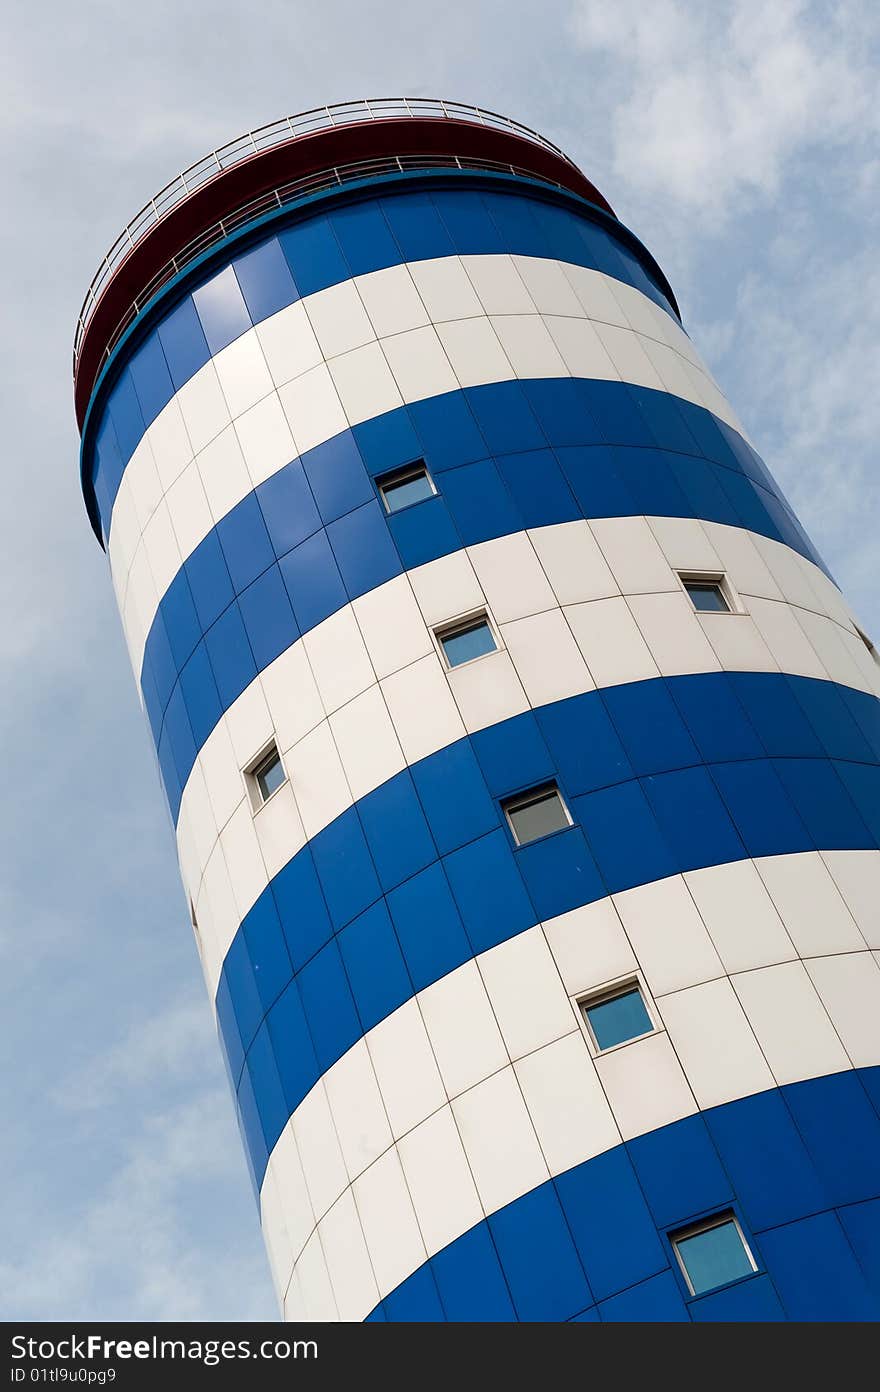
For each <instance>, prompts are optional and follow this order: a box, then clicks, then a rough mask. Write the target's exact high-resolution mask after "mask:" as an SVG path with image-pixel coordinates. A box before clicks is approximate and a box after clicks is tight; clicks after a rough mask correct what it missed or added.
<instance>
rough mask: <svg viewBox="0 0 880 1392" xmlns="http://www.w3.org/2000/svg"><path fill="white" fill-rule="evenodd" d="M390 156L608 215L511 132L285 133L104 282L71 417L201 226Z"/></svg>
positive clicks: (142, 243)
mask: <svg viewBox="0 0 880 1392" xmlns="http://www.w3.org/2000/svg"><path fill="white" fill-rule="evenodd" d="M394 157H398V158H401V159H406V160H408V161H410V162H412V161H413V160H414V159H416V160H417V159H418V158H420V157H424V158H425V159H426V161H428V164H429V165H430V161H431V160H432V159H436V160H439V159H442V158H443V157H448V158H449V159H455V158H456V157H457V158H459V159H462V160H466V161H470V162H474V163H476V164H479V163H481V162H484V163H485V165H486V166H487V167H493V166H494V167H498V166H507V167H508V168H510V167H511V166H513V167H514V168H516V169H517V170H518V171H519V172H520V173H526V174H531V175H534V177H535V178H538V179H542V180H545V181H547V182H549V183H552V184H556V185H560V186H561V187H562V188H565V189H568V190H569V191H570V192H572V193H575V194H577V195H579V196H580V197H581V198H585V199H586V200H587V201H588V202H590V203H593V204H594V205H596V206H597V207H599V208H601V209H602V210H603V211H604V212H606V213H609V214H610V215H611V216H614V210H613V209H612V208H611V206H610V205H609V203H608V202H607V200H606V199H605V198H604V197H603V196H602V194H601V193H600V192H599V190H598V189H597V188H596V187H595V185H593V184H592V183H591V182H590V181H589V179H587V178H586V177H585V176H584V175H583V174H582V173H581V172H580V170H579V169H577V168H576V166H575V165H573V164H572V163H571V162H570V161H569V160H568V159H566V158H565V156H564V155H563V154H562V153H561V152H556V151H555V150H554V149H553V148H552V147H550V146H548V145H546V144H539V143H537V141H536V140H530V139H528V138H527V137H526V136H524V135H518V134H516V133H515V132H514V131H512V130H504V129H499V128H498V127H496V126H492V125H488V124H480V123H478V122H477V121H468V120H464V119H459V118H457V117H452V116H450V117H445V118H442V119H438V118H437V117H420V116H410V117H390V118H387V119H376V120H370V121H357V122H354V123H352V124H349V125H338V126H333V127H331V128H329V129H327V128H325V129H322V130H319V131H316V132H315V133H314V134H310V135H305V136H298V137H296V138H293V137H292V138H291V139H290V140H289V141H285V142H284V143H281V144H275V145H273V146H272V147H271V148H269V149H265V150H260V151H257V152H255V153H254V154H252V155H248V156H247V157H246V158H244V159H241V160H239V161H238V162H237V163H235V164H233V165H232V166H231V167H230V168H227V169H223V170H221V171H219V172H218V173H217V174H215V175H214V176H213V177H211V178H209V179H207V180H206V181H205V182H203V183H202V184H201V185H200V186H199V187H198V188H196V189H195V190H194V191H193V192H192V193H189V194H188V195H187V196H186V197H185V198H182V199H180V200H179V201H178V202H177V203H176V204H174V206H172V207H171V208H170V209H169V210H168V211H167V212H166V213H164V214H163V215H162V216H161V217H160V218H159V219H158V220H157V221H155V222H154V223H153V225H152V226H151V227H149V228H148V229H147V230H146V231H145V232H144V233H143V235H141V236H140V237H139V238H138V239H137V240H136V241H135V242H134V244H133V246H132V247H131V250H130V251H128V252H127V253H126V255H125V256H124V257H123V258H122V259H121V260H120V262H119V264H118V266H117V267H116V269H115V270H114V271H113V273H112V275H111V276H110V277H109V279H107V280H106V282H105V284H104V286H103V288H102V289H101V291H100V294H99V297H98V298H97V300H96V302H95V303H94V305H93V307H92V308H91V311H90V313H89V315H88V318H87V319H86V321H85V322H84V324H83V326H82V329H81V334H80V337H79V340H78V347H77V355H76V362H75V376H74V402H75V407H76V415H77V421H78V422H79V425H80V426H82V423H83V420H84V417H85V413H86V410H87V408H88V404H89V399H90V397H91V393H92V389H93V387H94V385H95V382H96V380H97V378H98V374H99V373H100V371H101V368H102V366H103V364H104V361H105V359H106V352H107V348H108V346H109V345H110V344H111V341H112V340H113V338H114V335H115V334H116V331H117V328H118V326H119V325H120V323H121V322H122V321H123V320H124V318H125V315H126V313H127V312H128V311H129V309H130V307H131V305H132V303H133V302H134V301H136V300H137V299H138V297H139V296H142V295H143V294H144V290H145V288H146V287H148V286H150V284H151V282H152V281H153V280H154V279H155V278H156V276H157V275H158V274H159V272H160V271H161V270H162V268H163V267H165V266H166V265H167V264H168V263H169V262H170V261H171V260H172V258H174V257H175V256H176V255H177V254H178V253H179V252H180V251H181V250H182V249H183V248H185V247H188V246H190V245H191V244H192V243H193V241H194V240H195V239H197V238H198V237H199V236H200V234H201V233H203V232H205V231H207V229H209V228H211V227H214V226H215V225H216V224H217V223H218V222H220V221H221V220H222V219H223V218H225V217H228V216H230V215H231V214H233V213H234V212H236V210H239V209H241V208H242V207H243V206H244V205H247V204H249V203H251V202H252V201H254V200H255V199H258V198H259V197H260V196H261V195H262V194H266V193H268V192H270V191H271V190H273V189H276V188H278V187H279V186H282V185H287V184H289V183H291V182H293V181H296V180H298V179H302V178H308V176H310V175H317V174H318V173H319V172H320V171H323V170H333V169H335V168H339V167H348V166H351V165H353V164H357V163H359V162H361V161H372V160H381V159H383V158H386V159H387V158H394Z"/></svg>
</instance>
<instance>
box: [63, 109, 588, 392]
mask: <svg viewBox="0 0 880 1392" xmlns="http://www.w3.org/2000/svg"><path fill="white" fill-rule="evenodd" d="M407 118H419V119H426V118H427V119H430V120H441V121H443V120H465V121H471V122H475V123H477V124H479V125H483V126H490V127H492V128H493V129H495V130H502V131H508V132H509V133H510V134H512V135H518V136H520V137H522V138H523V139H525V140H529V141H531V142H532V144H535V145H539V146H541V147H542V148H544V149H545V150H550V151H552V153H553V154H555V155H558V156H559V157H560V158H561V159H564V160H565V161H566V163H567V164H571V163H572V161H571V160H570V159H569V158H568V156H567V155H566V154H564V153H563V151H562V150H560V149H559V147H558V146H557V145H554V144H553V143H552V142H551V141H549V140H545V139H544V137H543V136H542V135H539V134H538V132H537V131H533V130H532V129H531V128H530V127H529V126H523V125H521V124H520V123H519V122H518V121H513V120H511V119H510V117H508V116H501V115H499V114H498V112H495V111H485V110H483V108H482V107H479V106H468V105H466V104H465V103H463V102H446V101H442V100H438V99H435V98H432V97H381V98H377V99H370V98H366V99H364V100H362V101H353V102H340V103H337V104H336V105H334V106H321V107H316V108H315V110H313V111H305V112H302V113H301V114H300V115H299V116H285V117H283V118H282V119H281V120H280V121H273V122H271V123H270V124H269V125H267V126H261V127H260V128H259V129H258V130H253V131H248V132H247V133H246V134H245V135H241V136H238V138H237V139H235V140H231V141H229V142H228V143H227V144H226V145H222V146H220V148H219V149H217V150H212V151H211V152H210V154H208V155H205V156H204V157H203V158H202V159H200V160H198V161H197V162H196V163H195V164H192V165H190V167H189V168H188V169H185V170H183V172H182V173H180V174H178V175H177V176H176V177H175V178H174V179H172V180H171V182H170V183H169V184H166V185H165V187H164V188H163V189H161V190H160V191H159V193H157V194H156V195H155V197H153V198H151V199H150V201H149V203H146V204H145V205H144V207H143V208H141V210H140V212H139V213H137V214H136V216H135V217H133V218H132V220H131V222H129V223H128V225H127V226H126V227H125V228H124V229H123V231H122V232H121V233H120V235H119V236H118V237H117V238H116V241H115V242H114V243H113V245H112V246H111V248H110V250H109V251H108V252H107V254H106V256H105V257H104V259H103V261H102V262H101V264H100V266H99V267H98V270H97V271H96V272H95V275H94V276H93V278H92V282H91V284H90V286H89V288H88V290H87V291H86V294H85V299H84V300H83V303H82V307H81V309H80V312H79V317H78V319H77V326H76V334H75V338H74V345H73V369H74V374H75V373H76V368H77V363H78V361H79V354H80V349H81V347H82V341H83V337H84V335H85V331H86V328H87V327H88V324H89V321H90V319H91V317H92V315H93V314H94V312H95V308H96V306H97V304H98V301H99V300H100V299H101V296H102V295H103V293H104V291H105V290H106V288H107V285H108V284H109V282H110V280H111V279H112V278H113V276H114V274H115V273H116V271H117V270H118V268H119V266H120V265H121V264H122V262H123V261H124V260H125V258H126V257H127V256H128V255H129V254H130V253H131V251H132V250H133V249H134V248H135V247H136V246H137V245H138V243H139V242H140V241H141V240H142V238H143V237H144V236H146V234H147V233H148V232H150V231H151V229H152V228H153V227H155V226H156V224H157V223H158V222H161V221H162V219H163V218H165V217H167V216H168V214H169V213H170V212H171V211H172V210H173V209H174V208H175V207H177V205H178V204H179V203H181V202H183V200H184V199H186V198H188V197H189V196H190V195H191V194H192V193H194V192H195V191H196V190H197V189H199V188H201V187H202V185H203V184H206V183H209V182H210V180H212V179H215V178H217V176H218V175H220V174H222V173H224V172H225V171H226V170H228V169H231V168H233V167H234V166H235V165H237V164H241V163H242V162H243V161H244V160H247V159H251V158H253V156H254V155H258V154H261V153H262V152H263V151H265V150H270V149H272V148H273V147H275V146H277V145H284V144H287V143H288V142H289V141H292V140H297V139H300V138H301V137H303V136H307V135H314V134H316V133H317V132H319V131H322V130H331V129H333V128H334V127H337V126H349V125H352V124H354V123H356V122H360V121H376V120H392V119H393V120H405V119H407ZM456 162H457V161H456V160H454V159H453V158H452V157H448V158H445V159H443V158H438V160H437V161H436V163H437V164H438V166H443V165H445V166H446V167H449V166H450V165H454V164H455V163H456ZM376 163H377V164H379V163H385V164H388V165H390V166H392V167H394V166H395V165H398V164H399V165H400V167H401V168H402V167H404V165H406V159H404V160H402V161H393V160H391V161H377V162H376ZM432 163H433V162H432V161H431V159H430V157H426V158H425V159H424V160H422V159H419V161H418V167H421V168H424V167H431V165H432ZM463 163H464V164H465V165H467V161H464V162H463ZM353 167H354V166H346V169H351V168H353ZM407 167H416V166H407ZM468 167H470V166H468ZM475 167H481V168H486V167H489V166H488V165H487V164H486V163H483V162H480V163H479V164H478V165H475ZM498 167H499V168H504V169H508V168H509V166H507V165H504V166H498ZM361 168H364V169H365V168H366V166H361ZM514 172H516V171H514ZM518 172H520V173H521V172H523V171H518ZM342 173H343V171H342V170H341V169H340V170H328V171H325V172H324V173H322V174H317V175H310V176H308V178H306V179H305V180H303V181H302V183H303V184H306V185H307V184H308V183H309V182H310V180H317V181H318V182H317V183H316V184H315V188H316V190H317V189H320V188H324V187H329V186H330V185H331V184H333V183H341V182H343V179H342V177H340V176H341V175H342ZM331 175H332V176H333V177H330V176H331ZM349 177H354V178H356V177H360V176H359V175H349ZM293 187H295V186H294V185H287V186H286V190H287V189H292V188H293ZM286 190H285V191H286ZM304 191H307V190H306V189H304V188H303V187H301V186H299V187H297V192H298V193H302V192H304ZM265 198H266V199H268V203H267V209H268V208H269V207H272V206H276V203H277V206H281V202H283V201H284V198H283V197H282V190H276V191H274V192H273V193H271V194H268V195H265ZM263 201H264V200H263V199H258V200H256V202H257V203H258V204H260V203H262V202H263ZM243 212H244V210H241V213H243ZM256 215H257V213H256V212H255V211H253V209H252V207H251V205H248V210H247V216H249V217H253V216H256ZM233 218H234V219H235V221H234V222H232V220H231V219H229V218H224V220H223V223H220V224H217V226H219V227H220V228H221V229H222V227H223V226H224V224H225V225H226V231H229V230H230V226H231V225H239V224H240V222H241V221H242V220H243V217H242V215H241V214H240V213H239V212H236V213H235V214H233ZM214 231H215V229H211V232H210V233H205V234H202V236H201V237H199V238H197V239H196V241H197V242H201V241H202V239H203V237H208V238H209V240H208V241H207V242H206V243H205V245H206V246H209V245H211V244H212V241H216V240H218V238H217V237H216V236H213V235H212V234H213V233H214ZM219 235H220V236H221V237H222V236H225V235H226V232H223V231H221V232H220V234H219ZM191 245H192V244H191ZM201 249H202V250H204V249H205V248H204V246H203V247H202V248H201ZM188 251H189V248H186V251H184V252H181V253H180V254H179V255H178V256H177V257H176V258H174V261H172V262H169V265H171V266H172V267H173V270H172V271H171V275H175V274H176V273H177V271H178V270H180V269H181V266H182V265H185V264H187V262H188V261H191V260H192V259H193V256H194V255H198V254H199V253H198V252H194V253H192V254H191V255H187V254H186V253H187V252H188ZM175 263H180V264H175ZM168 279H170V276H169V275H166V274H165V269H163V271H161V272H160V273H159V276H158V277H155V278H154V280H153V281H151V283H150V290H149V294H147V293H146V292H145V293H144V294H142V295H140V296H139V297H138V302H139V303H140V304H141V305H143V304H145V303H146V300H147V299H148V298H149V297H150V294H154V293H155V291H156V290H157V289H158V288H159V285H160V284H162V283H164V281H166V280H168ZM157 282H158V283H157ZM134 312H135V313H137V309H136V308H135V310H134ZM130 317H133V315H132V316H130ZM130 317H127V321H126V322H130ZM122 331H123V330H122V329H120V331H119V332H117V333H115V335H114V342H116V341H118V338H119V333H121V332H122Z"/></svg>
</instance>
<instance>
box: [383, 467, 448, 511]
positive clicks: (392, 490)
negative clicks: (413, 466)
mask: <svg viewBox="0 0 880 1392" xmlns="http://www.w3.org/2000/svg"><path fill="white" fill-rule="evenodd" d="M379 487H380V489H381V490H382V497H383V498H384V499H385V506H386V507H387V509H388V511H389V512H399V511H400V509H401V508H405V507H409V506H410V504H411V503H420V502H422V501H423V500H424V499H425V498H433V496H434V490H433V488H432V487H431V480H430V479H429V477H428V474H427V471H426V470H425V469H420V470H419V471H418V472H417V473H411V474H404V475H402V476H401V477H399V478H396V479H395V478H391V479H389V480H388V482H387V483H380V485H379Z"/></svg>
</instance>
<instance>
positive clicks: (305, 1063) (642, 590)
mask: <svg viewBox="0 0 880 1392" xmlns="http://www.w3.org/2000/svg"><path fill="white" fill-rule="evenodd" d="M75 379H76V404H77V412H78V418H79V421H80V425H81V429H82V478H83V488H84V494H85V499H86V504H87V508H88V513H89V516H90V518H91V521H92V524H93V526H94V529H95V531H96V533H97V534H98V537H99V539H100V540H101V542H102V544H103V545H104V547H105V549H106V551H107V554H108V558H109V562H110V571H111V575H112V580H113V585H114V587H115V590H116V595H117V598H118V602H119V609H120V612H121V615H122V621H123V625H124V629H125V635H126V639H127V643H128V648H129V651H130V654H131V660H132V665H133V668H134V672H135V676H136V679H137V683H138V687H139V692H140V697H141V701H142V704H143V707H144V711H145V714H146V718H147V719H148V721H149V724H150V727H151V729H152V732H153V736H154V739H155V745H156V750H157V754H158V764H159V769H160V772H161V780H162V783H163V785H164V789H165V794H166V797H167V800H168V805H169V807H170V811H171V816H172V819H173V822H174V826H175V829H176V836H177V845H178V851H179V859H180V868H181V874H182V877H183V883H184V886H185V890H186V894H187V898H188V900H189V903H190V906H191V911H192V920H193V925H194V929H195V935H196V940H197V944H198V949H199V953H200V956H201V962H202V967H203V970H204V976H205V981H206V984H207V988H208V991H209V994H210V997H211V1001H212V1004H213V1008H214V1011H215V1014H216V1021H217V1029H218V1033H219V1037H220V1041H221V1044H222V1048H223V1052H224V1056H225V1059H226V1063H227V1067H228V1071H229V1077H230V1081H231V1086H232V1090H233V1094H234V1097H235V1105H236V1108H237V1114H238V1118H239V1122H240V1126H241V1132H242V1136H243V1139H244V1146H245V1150H246V1153H247V1157H248V1161H249V1165H250V1169H251V1174H252V1177H253V1183H254V1187H255V1191H256V1194H257V1198H258V1204H259V1209H260V1213H261V1219H262V1225H263V1231H264V1234H265V1239H266V1244H267V1247H268V1252H269V1258H270V1261H271V1266H272V1271H273V1275H274V1279H275V1283H276V1286H277V1291H278V1298H279V1301H280V1303H281V1306H282V1308H283V1311H284V1314H285V1317H286V1318H288V1319H293V1320H297V1319H316V1320H345V1321H351V1320H387V1321H394V1320H449V1321H453V1320H455V1321H457V1320H493V1321H494V1320H551V1321H564V1320H580V1321H596V1320H688V1319H690V1320H749V1321H751V1320H786V1319H790V1320H820V1319H821V1320H862V1319H871V1318H876V1317H877V1316H878V1313H880V965H878V959H877V957H876V956H875V955H874V954H875V953H877V952H878V951H880V907H878V906H880V702H878V694H880V666H878V661H877V656H876V653H875V652H874V651H873V649H872V647H871V644H870V642H869V640H868V639H867V637H866V635H865V634H864V633H862V631H861V630H860V629H859V627H858V625H857V623H856V621H855V620H854V618H853V616H852V614H851V612H850V610H849V608H848V606H847V604H846V602H845V600H844V599H843V598H842V596H841V594H840V592H839V590H838V588H837V587H836V585H835V584H834V582H833V580H832V579H831V577H830V576H829V574H828V572H827V570H826V569H825V567H824V566H823V563H822V561H821V559H820V557H819V556H818V555H817V553H816V551H815V550H814V548H813V546H812V544H811V543H810V541H809V539H808V537H807V536H806V535H805V533H804V530H803V528H802V527H801V525H800V523H799V522H798V519H797V518H796V517H795V516H794V514H793V512H792V510H791V507H790V506H789V504H788V502H787V501H786V499H785V497H784V496H783V495H782V493H781V492H780V490H779V488H778V486H777V484H776V483H775V482H774V480H773V478H772V477H771V475H770V473H769V472H768V469H767V467H766V466H765V464H764V462H763V461H762V459H761V458H760V457H759V456H758V454H757V453H756V452H755V449H754V448H753V446H752V444H751V443H750V441H749V438H748V436H747V434H746V433H745V431H744V429H743V427H742V425H741V424H740V423H739V421H738V420H737V417H736V415H735V414H734V411H733V410H732V408H731V406H730V405H729V404H728V402H727V401H726V400H725V398H724V396H723V395H722V394H721V392H720V390H719V389H718V387H717V386H716V384H715V382H714V381H713V380H712V378H711V376H710V374H709V373H708V371H707V369H706V367H705V365H704V364H703V363H702V361H701V359H700V357H699V355H698V353H697V352H696V350H695V349H694V347H693V345H692V343H691V340H690V338H689V337H688V336H687V334H686V333H685V331H684V330H683V328H682V325H681V322H680V318H679V314H678V310H677V306H676V302H675V298H674V296H673V292H672V290H671V288H670V286H669V285H668V283H667V281H666V279H665V277H664V275H663V273H662V271H661V270H660V268H659V267H658V266H657V264H656V263H655V261H654V260H653V258H652V257H651V255H650V254H649V253H648V251H647V250H646V249H645V248H644V247H643V246H642V245H641V243H640V242H639V241H638V240H637V238H636V237H635V236H634V235H633V234H632V233H631V232H630V231H628V229H627V228H625V227H624V226H623V225H622V224H621V223H620V221H619V220H618V219H617V218H616V216H615V214H614V212H613V210H612V209H611V208H610V206H609V205H608V203H607V202H606V201H605V200H604V198H603V197H602V195H601V194H600V193H599V192H598V191H597V190H596V189H595V188H594V187H593V186H592V185H591V184H590V183H589V181H588V180H587V179H586V178H585V177H584V175H583V174H582V173H581V172H580V171H579V170H578V169H577V168H576V167H575V166H574V165H573V164H572V163H571V162H570V161H569V160H568V159H567V158H566V157H565V156H564V155H563V154H562V153H561V152H560V151H559V150H557V149H556V148H555V147H554V146H552V145H550V144H549V143H548V142H547V141H546V140H544V139H543V138H542V137H540V136H538V135H537V134H535V133H534V132H532V131H529V130H527V129H525V128H523V127H520V126H518V125H517V124H516V123H515V122H512V121H509V120H506V119H505V118H502V117H498V116H494V115H491V114H490V113H486V112H483V111H480V110H477V109H474V108H468V107H461V106H457V105H454V104H449V103H442V102H428V101H404V100H400V101H397V100H394V101H383V102H373V103H352V104H349V105H347V106H345V107H341V108H325V109H323V110H322V111H319V112H312V113H308V114H307V115H305V116H302V117H297V118H291V119H289V120H287V121H284V122H279V123H276V124H275V125H273V126H271V127H267V128H265V129H264V130H262V131H256V132H253V133H252V134H250V135H248V136H247V137H245V138H243V139H242V140H241V141H238V142H235V143H234V144H233V145H232V146H229V147H226V148H225V149H224V150H220V151H217V152H215V153H214V154H212V155H211V156H210V157H209V158H207V159H206V160H204V161H202V162H201V164H200V165H198V166H196V167H195V168H194V169H192V170H189V171H187V172H186V174H185V175H181V176H180V178H179V179H177V180H175V181H174V183H172V184H171V185H169V186H168V188H166V189H165V190H164V191H163V192H162V194H160V195H158V196H157V198H156V199H154V200H152V201H151V203H150V204H148V205H147V207H146V208H145V209H144V210H143V212H142V213H141V214H140V215H139V216H138V218H137V219H135V221H134V223H133V224H132V225H131V226H130V227H129V228H128V229H127V230H126V233H125V234H124V236H123V237H122V238H120V240H119V242H118V243H117V244H116V246H115V247H114V248H113V249H112V251H111V252H110V253H109V254H108V257H107V258H106V259H105V261H104V263H103V265H102V268H101V270H100V272H99V273H98V276H97V277H96V279H95V282H94V284H93V286H92V288H91V290H90V292H89V295H88V297H87V300H86V303H85V305H84V306H83V311H82V315H81V318H80V323H79V326H78V330H77V338H76V346H75Z"/></svg>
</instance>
